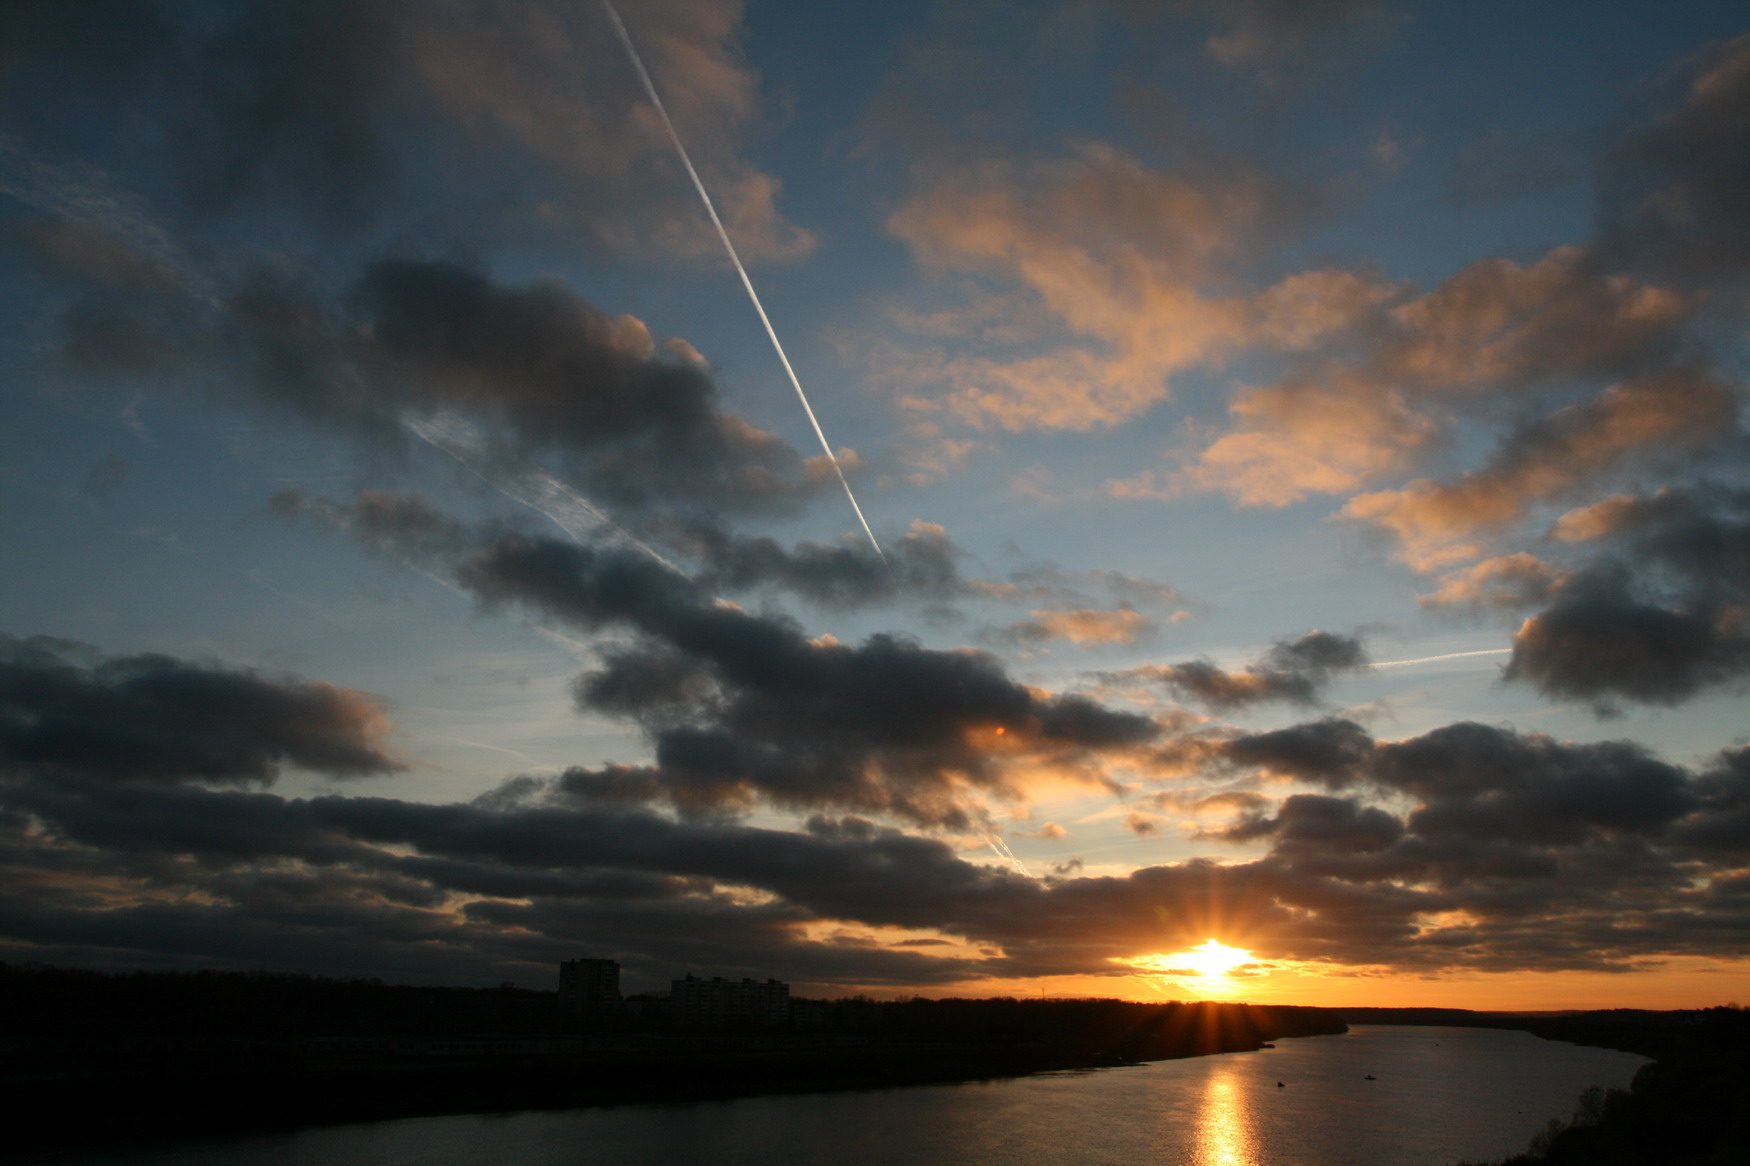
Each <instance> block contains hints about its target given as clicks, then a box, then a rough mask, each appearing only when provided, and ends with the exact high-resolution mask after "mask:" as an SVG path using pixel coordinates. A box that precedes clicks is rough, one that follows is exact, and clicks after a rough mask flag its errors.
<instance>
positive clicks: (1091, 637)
mask: <svg viewBox="0 0 1750 1166" xmlns="http://www.w3.org/2000/svg"><path fill="white" fill-rule="evenodd" d="M1029 615H1030V616H1031V618H1029V619H1026V620H1023V621H1021V622H1020V623H1017V624H1014V625H1011V627H1010V628H1009V632H1010V634H1011V635H1015V636H1017V637H1020V638H1024V639H1032V640H1067V641H1069V642H1070V643H1072V644H1081V645H1092V644H1134V643H1136V641H1137V639H1138V638H1139V637H1141V636H1144V635H1147V634H1148V633H1150V632H1152V631H1154V627H1155V625H1154V621H1153V620H1151V619H1149V618H1148V617H1147V616H1145V615H1143V614H1142V613H1141V612H1140V611H1135V610H1133V609H1131V608H1128V607H1121V608H1118V609H1117V610H1115V611H1094V610H1091V609H1087V608H1082V609H1078V610H1075V611H1051V610H1047V609H1040V610H1037V611H1033V612H1030V613H1029Z"/></svg>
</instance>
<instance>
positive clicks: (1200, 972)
mask: <svg viewBox="0 0 1750 1166" xmlns="http://www.w3.org/2000/svg"><path fill="white" fill-rule="evenodd" d="M1127 962H1128V963H1129V964H1130V965H1131V966H1132V967H1134V968H1137V969H1138V970H1140V971H1143V972H1146V973H1149V974H1151V975H1152V976H1157V977H1171V978H1175V979H1177V980H1179V981H1180V983H1181V984H1182V985H1184V986H1186V987H1189V988H1192V989H1194V990H1196V991H1198V992H1199V993H1212V994H1213V993H1224V992H1227V991H1229V990H1231V988H1232V987H1233V986H1234V981H1233V979H1232V975H1231V974H1232V973H1233V972H1234V971H1236V970H1237V969H1239V968H1242V967H1245V966H1247V965H1251V964H1255V963H1256V962H1257V957H1255V956H1254V955H1253V954H1252V953H1251V952H1249V951H1246V950H1245V949H1244V948H1238V947H1229V946H1228V945H1227V944H1225V943H1222V942H1220V941H1218V940H1215V939H1207V940H1204V941H1203V943H1201V944H1199V945H1198V946H1196V947H1193V948H1189V949H1187V950H1185V951H1175V952H1168V953H1164V954H1161V955H1151V956H1144V957H1142V958H1141V959H1136V960H1130V961H1127Z"/></svg>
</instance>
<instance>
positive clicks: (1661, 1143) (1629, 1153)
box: [1342, 1006, 1750, 1166]
mask: <svg viewBox="0 0 1750 1166" xmlns="http://www.w3.org/2000/svg"><path fill="white" fill-rule="evenodd" d="M1342 1012H1343V1015H1344V1016H1345V1018H1346V1019H1348V1020H1350V1021H1351V1022H1353V1023H1358V1024H1359V1023H1376V1024H1379V1023H1390V1024H1412V1025H1415V1024H1438V1025H1443V1026H1454V1025H1457V1026H1464V1027H1479V1028H1517V1029H1522V1030H1524V1031H1527V1032H1530V1033H1533V1034H1534V1035H1537V1036H1540V1037H1543V1038H1545V1039H1546V1040H1558V1041H1566V1042H1568V1043H1570V1044H1577V1045H1589V1046H1592V1047H1594V1048H1607V1049H1617V1050H1620V1051H1622V1052H1630V1053H1639V1054H1640V1055H1642V1056H1645V1057H1651V1058H1653V1063H1652V1064H1649V1065H1647V1066H1645V1067H1643V1068H1642V1069H1641V1070H1640V1072H1639V1073H1637V1074H1636V1075H1635V1078H1634V1081H1633V1083H1632V1084H1631V1085H1630V1087H1629V1088H1628V1089H1626V1090H1623V1089H1614V1090H1609V1091H1604V1090H1588V1091H1587V1092H1586V1093H1584V1094H1582V1095H1581V1096H1580V1097H1579V1098H1577V1099H1576V1110H1575V1113H1574V1116H1573V1117H1572V1118H1571V1119H1570V1120H1568V1121H1565V1122H1564V1121H1559V1120H1557V1121H1552V1122H1551V1123H1550V1126H1549V1128H1548V1129H1546V1130H1545V1131H1544V1132H1543V1133H1542V1134H1540V1135H1539V1136H1538V1137H1537V1139H1535V1141H1534V1142H1533V1144H1532V1145H1531V1146H1530V1147H1529V1148H1528V1149H1527V1151H1526V1153H1524V1154H1519V1155H1515V1156H1513V1157H1510V1158H1506V1159H1503V1160H1501V1161H1500V1162H1498V1163H1495V1164H1494V1166H1646V1164H1648V1163H1658V1164H1659V1166H1743V1164H1744V1163H1745V1162H1750V1146H1747V1145H1746V1141H1745V1136H1744V1121H1743V1118H1742V1116H1741V1107H1742V1105H1743V1099H1744V1097H1745V1096H1746V1094H1747V1093H1750V1011H1747V1010H1745V1009H1743V1008H1740V1007H1736V1006H1732V1007H1720V1008H1704V1009H1691V1010H1685V1011H1676V1012H1649V1011H1643V1010H1638V1009H1613V1010H1609V1011H1600V1012H1567V1013H1482V1012H1473V1013H1464V1012H1455V1011H1453V1010H1450V1009H1344V1010H1342Z"/></svg>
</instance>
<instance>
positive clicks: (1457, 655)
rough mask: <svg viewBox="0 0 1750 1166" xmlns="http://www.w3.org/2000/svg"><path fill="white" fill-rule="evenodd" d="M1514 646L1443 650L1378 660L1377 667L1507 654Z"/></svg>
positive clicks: (1375, 665) (1403, 665) (1393, 666)
mask: <svg viewBox="0 0 1750 1166" xmlns="http://www.w3.org/2000/svg"><path fill="white" fill-rule="evenodd" d="M1512 650H1513V649H1512V648H1479V649H1477V650H1476V651H1474V652H1442V653H1441V654H1440V655H1438V656H1417V657H1415V658H1414V659H1412V660H1377V661H1375V662H1374V665H1373V666H1374V667H1375V668H1407V667H1409V666H1410V665H1411V664H1434V663H1437V662H1438V661H1441V660H1463V659H1465V658H1466V657H1467V656H1505V655H1507V654H1508V653H1509V652H1511V651H1512Z"/></svg>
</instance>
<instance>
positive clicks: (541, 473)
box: [401, 417, 686, 575]
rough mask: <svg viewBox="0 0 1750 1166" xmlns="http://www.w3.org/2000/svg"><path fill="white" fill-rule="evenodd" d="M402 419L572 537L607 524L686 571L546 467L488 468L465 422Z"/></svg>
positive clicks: (677, 571)
mask: <svg viewBox="0 0 1750 1166" xmlns="http://www.w3.org/2000/svg"><path fill="white" fill-rule="evenodd" d="M401 424H402V425H403V426H404V427H405V428H406V429H407V430H408V432H410V433H412V434H413V435H414V436H415V437H418V438H419V439H420V440H421V441H423V442H425V443H426V444H427V445H429V446H431V447H432V448H433V449H435V450H438V451H440V452H442V453H446V454H448V455H449V456H450V457H451V458H454V459H455V461H456V463H457V464H458V465H460V466H461V467H462V468H463V469H465V470H467V471H468V472H469V473H471V474H473V475H474V476H475V477H477V478H479V479H480V480H481V481H482V482H484V483H486V484H487V485H488V486H490V487H491V488H492V489H494V490H496V491H498V492H499V493H500V494H503V495H504V496H505V497H506V498H509V499H510V500H511V501H513V502H520V503H522V504H523V505H524V506H527V507H528V508H529V509H531V510H535V511H538V512H539V513H541V514H543V515H545V516H546V517H547V519H548V520H549V521H550V522H552V523H553V525H554V526H557V527H558V528H559V529H560V530H562V531H564V532H565V533H566V534H567V535H569V536H570V537H571V540H572V541H573V542H578V543H581V542H584V541H586V540H585V538H584V535H585V534H588V533H592V531H593V530H595V529H605V530H608V531H611V532H612V533H613V534H614V535H616V536H618V537H619V538H620V539H622V540H623V541H625V542H627V543H630V544H631V545H632V546H635V547H637V548H638V549H639V550H641V551H643V552H644V553H645V554H647V555H649V556H650V557H651V558H652V559H655V560H656V561H657V562H658V563H661V564H662V565H663V566H664V567H667V568H668V569H669V570H671V571H673V572H674V573H675V574H677V575H684V574H686V572H685V571H682V570H681V569H680V567H679V566H677V565H676V564H675V563H674V562H673V561H672V560H671V559H669V558H668V557H667V556H666V555H664V554H663V553H662V552H661V551H659V550H657V549H656V548H655V547H653V546H651V545H650V544H649V543H647V542H645V541H644V540H643V539H641V538H639V537H638V536H637V535H635V534H633V533H632V532H631V531H629V530H627V529H626V528H625V527H623V526H621V525H620V524H619V523H617V522H615V521H614V520H613V519H612V518H610V517H608V515H607V514H606V512H604V511H603V510H602V509H601V508H600V507H599V506H597V505H595V503H593V502H591V501H590V500H589V499H588V498H585V497H584V496H583V495H582V494H579V493H578V492H577V491H576V490H573V489H572V488H571V487H570V486H567V485H566V484H565V483H564V482H561V481H560V480H559V479H557V478H555V477H554V476H553V475H552V474H549V473H547V472H546V471H545V470H538V469H537V470H530V471H527V472H524V473H522V474H519V475H517V476H516V477H514V478H507V477H506V476H505V475H503V474H498V473H489V472H488V471H487V470H486V469H484V468H483V467H482V465H481V463H482V462H483V461H484V458H483V457H482V456H481V453H480V450H479V448H478V447H479V442H478V440H477V435H476V434H475V432H474V430H473V428H472V427H471V426H469V425H467V424H466V423H464V422H459V421H457V420H456V419H455V418H443V419H438V420H432V419H427V418H419V417H413V418H405V419H403V420H402V422H401ZM579 514H582V515H584V516H586V517H587V519H588V521H587V523H586V522H584V521H581V520H580V519H579V517H578V516H579Z"/></svg>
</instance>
